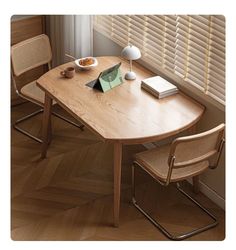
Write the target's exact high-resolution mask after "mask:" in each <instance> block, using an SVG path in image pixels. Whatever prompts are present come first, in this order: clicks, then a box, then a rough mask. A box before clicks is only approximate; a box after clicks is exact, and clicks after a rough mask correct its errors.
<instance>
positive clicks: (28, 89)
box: [20, 81, 56, 106]
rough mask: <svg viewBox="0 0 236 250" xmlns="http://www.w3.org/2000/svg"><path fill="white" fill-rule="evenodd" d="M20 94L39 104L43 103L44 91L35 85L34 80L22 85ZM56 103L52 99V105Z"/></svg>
mask: <svg viewBox="0 0 236 250" xmlns="http://www.w3.org/2000/svg"><path fill="white" fill-rule="evenodd" d="M20 92H21V94H22V95H23V96H24V97H26V98H27V99H29V100H31V101H33V102H34V103H35V102H36V103H37V104H39V105H40V106H43V105H44V97H45V94H44V91H42V90H41V89H40V88H39V87H38V86H37V85H36V81H33V82H30V83H28V84H26V85H25V86H24V87H22V88H21V90H20ZM54 104H56V102H55V101H53V105H54Z"/></svg>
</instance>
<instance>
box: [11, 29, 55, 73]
mask: <svg viewBox="0 0 236 250" xmlns="http://www.w3.org/2000/svg"><path fill="white" fill-rule="evenodd" d="M51 59H52V51H51V46H50V42H49V38H48V36H47V35H45V34H42V35H39V36H36V37H33V38H30V39H27V40H25V41H22V42H19V43H17V44H15V45H13V46H12V47H11V62H12V70H13V75H14V76H20V75H21V74H23V73H25V72H27V71H29V70H31V69H33V68H36V67H38V66H41V65H44V64H47V63H49V62H50V61H51Z"/></svg>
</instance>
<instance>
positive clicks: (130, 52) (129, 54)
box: [121, 44, 141, 80]
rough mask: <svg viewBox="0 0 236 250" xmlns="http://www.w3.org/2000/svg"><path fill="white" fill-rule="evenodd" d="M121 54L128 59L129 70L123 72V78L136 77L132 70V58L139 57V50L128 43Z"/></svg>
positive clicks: (130, 78) (131, 78)
mask: <svg viewBox="0 0 236 250" xmlns="http://www.w3.org/2000/svg"><path fill="white" fill-rule="evenodd" d="M121 56H122V57H123V58H125V59H127V60H129V61H130V71H129V72H127V73H126V74H125V79H126V80H134V79H136V74H135V73H134V72H133V71H132V60H137V59H139V58H140V57H141V52H140V50H139V49H138V48H137V47H135V46H133V45H131V44H129V45H128V46H126V47H125V48H124V49H123V50H122V52H121Z"/></svg>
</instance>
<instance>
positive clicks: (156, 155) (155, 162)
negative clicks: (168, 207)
mask: <svg viewBox="0 0 236 250" xmlns="http://www.w3.org/2000/svg"><path fill="white" fill-rule="evenodd" d="M224 130H225V125H224V124H221V125H219V126H217V127H215V128H213V129H211V130H209V131H206V132H203V133H200V134H196V135H191V136H185V137H179V138H177V139H175V140H174V141H173V142H172V144H171V145H166V146H161V147H158V148H155V149H151V150H147V151H145V152H141V153H138V154H136V155H135V160H134V163H133V166H132V187H133V197H132V202H133V204H134V205H135V207H136V208H138V210H139V211H140V212H142V213H143V214H144V215H145V216H146V217H147V218H148V219H149V220H150V221H151V222H152V223H153V224H154V225H155V226H156V227H157V228H159V229H160V230H161V231H162V232H163V233H164V234H165V235H166V236H167V237H168V238H170V239H172V240H183V239H186V238H188V237H190V236H193V235H195V234H198V233H200V232H203V231H205V230H207V229H210V228H212V227H214V226H216V225H217V224H218V222H217V219H216V217H215V216H214V215H212V214H211V213H210V212H209V211H208V210H207V209H206V208H204V207H203V206H202V205H201V204H200V203H199V202H198V201H197V200H195V199H194V198H193V197H191V196H190V195H189V194H187V193H186V192H185V191H184V190H183V189H182V188H181V187H180V184H179V182H180V181H183V180H185V179H187V178H189V177H193V176H197V175H200V174H201V173H203V172H204V171H205V170H207V169H208V168H210V169H214V168H216V167H217V165H218V162H219V159H220V155H221V152H222V148H223V145H224ZM136 167H141V168H142V169H143V170H144V171H146V172H147V173H148V174H149V175H151V176H152V177H153V178H154V179H155V180H157V181H158V182H159V183H160V184H161V185H164V186H168V185H169V184H170V183H177V188H178V190H179V191H181V193H182V194H184V195H185V196H186V197H187V198H188V199H190V200H191V201H192V202H194V203H195V204H196V205H197V206H198V207H200V208H201V209H202V210H203V211H204V212H205V213H206V214H208V215H209V216H210V217H211V218H212V219H213V222H212V223H211V224H209V225H207V226H203V227H201V228H198V229H195V230H193V231H190V232H186V233H184V234H179V235H173V234H171V233H170V232H168V231H167V229H166V228H164V227H163V226H162V225H161V224H160V223H159V222H158V221H156V220H154V219H153V218H152V217H151V216H150V214H148V212H146V211H144V209H143V208H141V206H140V205H138V203H137V201H136V198H135V169H136ZM180 219H181V218H180Z"/></svg>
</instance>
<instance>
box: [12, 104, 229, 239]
mask: <svg viewBox="0 0 236 250" xmlns="http://www.w3.org/2000/svg"><path fill="white" fill-rule="evenodd" d="M35 109H36V107H35V106H34V105H32V104H30V103H25V104H22V105H19V106H16V107H14V108H12V120H13V121H14V120H15V119H17V118H19V117H21V116H23V115H24V114H27V113H30V112H31V111H33V110H35ZM58 110H59V111H60V112H63V111H62V110H61V109H60V108H58ZM52 125H53V140H52V143H51V145H50V148H49V150H48V157H47V158H46V159H44V160H41V159H40V144H39V143H37V142H34V141H33V140H31V139H29V138H27V137H26V136H24V135H22V134H20V133H19V132H17V131H15V130H14V129H12V136H11V184H12V186H11V210H12V212H11V225H12V229H11V236H12V239H13V240H167V238H166V237H165V236H163V235H162V234H161V233H160V232H159V230H158V229H156V228H155V227H154V226H153V225H152V224H151V223H150V222H149V221H148V220H147V219H146V218H144V217H143V216H142V215H141V214H140V212H139V211H137V209H136V208H135V207H134V206H133V205H132V204H131V202H130V200H131V167H130V165H131V162H132V154H134V153H136V152H139V151H143V150H144V147H143V146H141V145H136V146H125V147H124V149H123V156H124V157H123V160H122V164H123V166H122V191H121V199H122V200H121V211H120V227H119V228H114V227H113V226H112V218H113V195H112V194H113V169H112V166H113V148H112V145H110V144H107V143H103V142H101V141H99V139H98V138H97V137H96V136H95V135H94V134H92V133H91V132H89V131H88V130H87V129H86V128H85V130H84V131H83V132H82V131H81V130H79V129H77V128H75V127H73V126H71V125H69V124H67V123H65V122H64V121H61V120H59V119H58V118H55V117H53V124H52ZM22 126H24V128H27V129H28V130H30V132H31V133H34V134H36V135H40V132H41V116H40V115H38V116H37V117H34V118H32V119H31V120H29V121H26V122H25V123H24V124H22ZM137 177H138V178H137V179H138V198H142V199H143V198H144V199H143V200H144V205H145V206H147V207H148V209H151V210H150V211H155V215H156V213H158V214H161V215H160V216H159V221H161V222H162V223H163V224H165V225H166V226H167V227H169V228H170V230H172V231H176V230H178V231H182V230H190V229H192V228H194V227H196V226H198V225H199V224H201V225H202V224H204V223H207V222H208V219H207V218H206V217H205V215H204V214H202V212H201V211H199V209H197V208H195V207H193V206H192V204H191V203H189V201H186V200H185V199H183V197H182V196H181V194H178V193H177V192H176V189H175V188H174V187H172V186H170V187H169V188H165V189H164V188H163V187H160V186H159V185H158V184H157V185H156V184H155V185H154V183H153V181H152V180H151V179H150V177H147V176H146V175H144V174H143V173H142V172H138V176H137ZM186 188H187V189H189V186H188V185H187V184H186ZM189 192H191V190H189ZM149 196H150V197H149ZM197 198H198V199H199V200H200V201H201V202H202V203H203V204H204V205H205V206H207V207H208V208H209V209H211V211H212V212H213V213H214V214H215V215H216V216H217V217H218V218H219V221H220V224H219V225H218V226H217V227H216V228H214V229H212V230H209V231H207V232H204V233H202V234H199V235H197V236H194V237H192V238H191V239H190V240H223V239H224V234H225V233H224V212H223V210H221V209H220V208H219V207H217V206H216V205H215V204H214V203H212V202H211V201H210V200H209V199H208V198H206V197H205V196H204V195H202V194H198V195H197ZM164 204H165V205H164ZM187 210H188V211H189V212H188V213H187V212H186V211H187ZM163 212H164V213H163Z"/></svg>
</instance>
